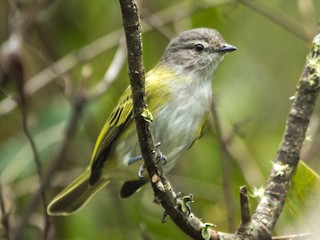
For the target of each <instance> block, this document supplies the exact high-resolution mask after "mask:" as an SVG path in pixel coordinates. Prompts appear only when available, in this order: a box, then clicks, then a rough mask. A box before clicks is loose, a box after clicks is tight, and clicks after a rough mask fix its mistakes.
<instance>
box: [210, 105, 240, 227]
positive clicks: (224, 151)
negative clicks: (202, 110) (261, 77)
mask: <svg viewBox="0 0 320 240" xmlns="http://www.w3.org/2000/svg"><path fill="white" fill-rule="evenodd" d="M211 116H212V118H213V124H214V129H215V130H216V137H217V139H218V144H219V148H220V151H219V153H220V162H221V164H222V171H223V193H224V198H225V201H226V206H227V219H228V226H229V231H230V232H232V231H234V230H235V223H234V206H233V198H232V186H231V182H232V177H231V170H230V169H231V159H232V157H231V155H230V153H229V151H228V148H227V146H226V145H227V143H226V142H225V141H224V138H223V133H222V127H221V124H220V120H219V116H218V113H217V110H216V106H215V101H212V105H211Z"/></svg>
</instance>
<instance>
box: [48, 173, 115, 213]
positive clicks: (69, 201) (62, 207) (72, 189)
mask: <svg viewBox="0 0 320 240" xmlns="http://www.w3.org/2000/svg"><path fill="white" fill-rule="evenodd" d="M89 177H90V170H89V169H87V170H86V171H85V172H84V173H82V174H81V175H80V176H79V177H78V178H76V179H75V180H74V181H73V182H72V183H70V184H69V185H68V186H67V187H66V188H65V189H64V190H62V191H61V192H60V193H59V194H58V195H57V196H55V197H54V199H53V200H52V201H51V202H50V203H49V205H48V208H47V212H48V214H49V215H53V216H57V215H65V216H66V215H70V214H73V213H75V212H76V211H78V210H79V209H80V208H82V207H83V206H84V205H85V204H86V203H87V202H88V201H89V200H90V199H91V198H92V197H93V196H94V195H95V194H96V193H97V192H98V191H99V190H100V189H101V188H103V187H104V186H106V185H107V184H108V183H109V182H110V181H108V180H106V179H100V180H99V181H98V182H97V183H95V184H94V185H93V186H90V185H89Z"/></svg>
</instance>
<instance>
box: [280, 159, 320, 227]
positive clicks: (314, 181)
mask: <svg viewBox="0 0 320 240" xmlns="http://www.w3.org/2000/svg"><path fill="white" fill-rule="evenodd" d="M286 200H287V206H288V208H289V210H290V212H291V214H292V215H293V216H294V217H295V219H296V220H298V221H299V223H301V224H303V225H304V226H305V227H307V228H308V229H310V231H311V232H319V226H320V218H319V216H318V215H319V210H320V208H319V201H320V177H319V175H317V173H315V172H314V171H313V170H312V169H311V168H310V167H308V166H307V164H306V163H304V162H302V161H300V162H299V165H298V167H297V169H296V172H295V174H294V176H293V179H292V183H291V186H290V189H289V192H288V195H287V199H286Z"/></svg>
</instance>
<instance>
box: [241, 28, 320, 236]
mask: <svg viewBox="0 0 320 240" xmlns="http://www.w3.org/2000/svg"><path fill="white" fill-rule="evenodd" d="M319 86H320V34H318V35H317V36H316V37H315V38H314V39H313V42H312V48H311V51H310V53H309V55H308V57H307V62H306V65H305V68H304V70H303V73H302V75H301V77H300V80H299V82H298V85H297V90H296V93H295V96H294V98H293V99H294V100H293V103H292V106H291V109H290V112H289V116H288V119H287V123H286V129H285V133H284V136H283V139H282V142H281V144H280V147H279V149H278V151H277V155H276V158H275V161H274V164H273V169H272V171H271V174H270V176H269V179H268V182H267V186H266V189H265V193H264V196H263V197H262V199H261V202H260V204H259V205H258V207H257V209H256V211H255V213H254V214H253V216H252V221H251V222H250V223H248V224H246V225H244V226H240V228H239V230H238V233H239V234H240V235H241V236H244V238H245V239H270V238H271V233H272V230H273V228H274V226H275V224H276V222H277V220H278V218H279V216H280V213H281V211H282V208H283V206H284V203H285V197H286V194H287V192H288V189H289V185H290V182H291V178H292V175H293V173H294V171H295V169H296V167H297V165H298V162H299V159H300V151H301V147H302V144H303V142H304V139H305V135H306V131H307V128H308V125H309V121H310V117H311V114H312V112H313V110H314V107H315V104H316V100H317V96H318V93H319ZM253 229H255V231H253Z"/></svg>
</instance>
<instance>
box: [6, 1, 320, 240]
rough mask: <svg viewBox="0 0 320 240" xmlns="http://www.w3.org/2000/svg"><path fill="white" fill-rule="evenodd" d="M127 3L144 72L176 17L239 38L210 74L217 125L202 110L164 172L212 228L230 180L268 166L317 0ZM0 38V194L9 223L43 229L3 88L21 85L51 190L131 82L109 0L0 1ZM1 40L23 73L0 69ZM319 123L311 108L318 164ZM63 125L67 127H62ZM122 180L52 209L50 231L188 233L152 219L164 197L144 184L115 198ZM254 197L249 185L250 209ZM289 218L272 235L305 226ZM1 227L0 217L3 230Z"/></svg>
mask: <svg viewBox="0 0 320 240" xmlns="http://www.w3.org/2000/svg"><path fill="white" fill-rule="evenodd" d="M138 6H139V11H140V15H141V18H142V19H141V20H142V29H143V31H144V33H143V47H144V53H143V55H144V65H145V69H146V71H147V70H149V69H151V68H152V67H153V66H154V65H155V64H156V63H157V61H158V60H159V58H160V57H161V54H162V53H163V51H164V49H165V47H166V45H167V43H168V41H169V39H170V38H172V37H173V36H174V35H175V34H177V33H179V32H181V31H183V30H186V29H190V28H194V27H210V28H215V29H217V30H218V31H220V32H221V34H222V35H223V36H224V38H225V40H226V42H228V43H230V44H232V45H234V46H236V47H237V48H238V50H237V51H236V52H232V53H230V54H229V55H228V56H226V57H225V60H224V62H223V63H222V64H221V65H220V68H219V69H218V71H217V72H216V74H215V76H214V79H213V92H214V99H215V104H214V106H215V112H216V114H215V117H216V118H218V119H219V121H218V124H217V122H215V121H213V118H214V117H212V118H211V119H210V122H209V123H208V129H207V132H206V133H205V135H204V136H203V137H202V139H201V140H200V141H199V142H197V144H195V145H194V146H193V148H192V149H190V150H189V151H188V153H187V154H185V155H184V156H183V157H182V159H181V161H180V162H179V164H178V165H177V166H176V168H175V169H174V171H172V172H171V173H170V174H168V177H169V179H170V180H171V183H172V184H173V186H174V189H175V190H176V191H181V192H182V194H189V193H192V194H193V195H194V199H195V202H194V203H192V204H191V208H192V210H193V212H194V213H195V214H196V215H197V216H198V217H200V218H202V219H203V221H204V222H211V223H214V224H216V225H217V230H219V231H226V232H233V231H235V229H236V226H237V225H238V223H239V221H240V214H239V197H238V195H239V187H240V186H242V185H247V186H248V190H249V191H250V192H251V193H252V192H254V189H259V188H260V187H262V186H263V185H264V184H265V182H266V179H267V176H268V174H269V171H270V169H271V165H272V163H271V162H272V160H273V158H274V156H275V153H276V151H277V148H278V146H279V144H280V141H281V137H282V134H283V131H284V128H285V121H286V117H287V115H288V111H289V107H290V103H291V102H290V97H291V96H292V95H293V94H294V91H295V88H296V83H297V80H298V78H299V76H300V74H301V71H302V69H303V66H304V63H305V59H306V55H307V53H308V50H309V47H310V44H311V40H312V37H313V36H314V35H315V33H316V32H317V24H318V21H319V13H320V12H319V7H320V2H319V1H317V0H314V1H313V0H295V1H283V0H270V1H245V0H243V1H240V0H239V1H236V0H233V1H231V0H212V1H206V0H189V1H181V0H180V1H178V0H176V1H170V0H164V1H147V0H141V1H139V2H138ZM0 44H1V59H2V61H1V68H0V71H1V72H0V77H1V78H0V88H1V94H0V172H1V196H2V198H3V202H4V203H5V209H6V212H7V213H9V214H10V227H11V228H12V229H14V228H16V227H18V228H19V226H21V223H22V225H23V228H20V230H21V232H20V239H41V238H42V232H43V222H44V214H43V211H44V210H43V206H42V203H41V199H40V198H37V197H35V196H37V194H38V189H39V178H38V175H37V168H36V164H35V161H34V156H33V153H32V151H31V147H30V143H29V141H28V139H27V137H26V135H25V133H24V132H23V130H22V115H21V111H20V110H19V108H18V107H15V102H14V101H13V100H14V99H17V96H18V93H19V91H18V90H17V89H18V87H19V86H21V85H23V87H24V88H25V89H26V92H27V100H26V101H27V106H28V108H27V111H28V118H27V120H28V126H29V130H30V132H31V134H32V136H33V138H34V140H35V143H36V147H37V150H38V153H39V156H40V160H41V163H42V166H43V173H44V177H45V178H47V177H48V176H49V177H48V184H46V186H45V193H46V195H47V199H48V200H49V199H51V198H52V197H53V196H54V195H55V194H56V193H58V192H59V190H61V189H62V188H63V186H65V185H67V184H68V183H69V182H70V181H71V180H72V179H73V178H74V177H76V176H77V174H79V173H80V172H81V171H82V170H83V169H84V168H85V166H86V165H87V164H88V162H89V159H90V155H91V151H92V149H93V146H94V142H95V139H96V137H97V135H98V133H99V131H100V129H101V127H102V126H103V124H104V121H105V120H106V118H107V117H108V115H109V113H110V112H111V110H112V108H113V107H114V106H115V103H116V101H117V99H118V97H119V96H120V94H121V93H122V91H123V90H124V89H125V88H126V86H127V85H128V84H129V81H128V77H127V71H126V69H127V68H126V67H127V65H126V59H125V58H126V52H125V49H124V47H123V46H124V41H123V32H122V17H121V11H120V7H119V3H118V1H115V0H112V1H102V0H96V1H84V0H78V1H70V0H64V1H61V0H55V1H45V0H43V1H41V0H38V1H36V0H26V1H18V0H17V1H10V0H8V1H1V2H0ZM10 51H14V52H16V53H18V57H19V59H20V60H21V63H22V67H23V71H24V74H25V82H24V84H22V83H21V82H16V81H15V79H13V78H12V77H10V76H9V75H7V74H6V59H7V58H8V54H7V53H8V52H10ZM111 63H113V64H111ZM110 65H111V66H112V67H111V70H110V71H108V72H107V73H108V74H107V76H106V77H105V75H106V71H107V70H108V68H109V67H110ZM113 76H114V79H113ZM111 80H114V81H112V82H111ZM107 81H110V84H109V83H108V82H107ZM79 96H80V97H81V96H82V97H87V98H86V99H87V101H86V102H82V103H81V101H80V105H81V109H82V111H81V113H80V112H79V110H75V109H76V108H75V107H74V106H75V104H74V103H75V102H76V101H77V99H79ZM77 106H78V105H77ZM73 117H74V118H73ZM71 121H72V122H71ZM70 122H71V123H72V124H71V125H72V126H74V128H73V129H72V127H70V126H69V125H70ZM318 128H319V108H317V109H316V113H315V114H314V116H313V118H312V121H311V124H310V129H309V131H308V141H306V143H305V145H304V149H303V153H302V159H303V160H305V161H306V162H307V163H308V164H309V166H311V167H312V168H313V169H314V170H315V171H316V172H318V173H319V171H320V167H319V166H320V165H319V156H320V152H319V149H318V143H319V141H320V136H319V129H318ZM70 129H72V130H74V131H70V132H69V135H68V136H67V134H66V131H67V130H70ZM220 132H221V134H220ZM64 148H65V149H64ZM59 154H61V155H59ZM120 186H121V183H112V184H111V185H109V186H108V188H106V189H105V190H103V191H101V192H100V193H99V194H98V195H97V196H96V197H95V198H94V199H93V200H92V201H91V202H90V203H89V204H88V205H87V206H86V207H85V208H84V209H83V210H82V211H80V212H79V213H77V214H75V215H73V216H69V217H52V218H50V221H51V222H52V225H51V227H50V234H49V239H92V240H98V239H186V238H187V237H186V235H185V234H184V233H182V232H181V231H180V230H179V229H178V228H177V227H176V226H175V225H174V223H173V222H172V221H171V220H170V219H169V218H168V219H167V222H166V223H165V224H162V223H161V217H162V213H163V209H162V208H161V207H160V206H156V205H155V204H154V203H153V192H152V190H151V188H150V186H146V187H145V188H143V189H142V190H141V191H140V192H139V193H137V194H135V195H134V196H133V197H131V198H130V199H128V200H126V201H120V200H119V199H118V193H119V188H120ZM34 199H36V200H35V201H34V202H32V201H33V200H34ZM257 201H258V200H257V199H255V198H254V197H252V198H251V207H252V210H254V207H255V206H256V204H257ZM301 211H303V209H301ZM2 213H3V212H2ZM25 216H27V220H25V219H24V217H25ZM300 223H301V222H300V221H299V220H297V219H296V218H294V217H293V215H291V213H290V212H289V211H288V209H287V208H285V209H284V212H283V214H282V215H281V217H280V219H279V222H278V224H277V227H276V229H275V234H277V235H283V234H289V233H290V234H293V233H301V232H306V231H308V230H307V228H304V226H302V225H301V224H300ZM297 226H299V227H297ZM4 230H5V229H4V228H3V227H1V228H0V233H1V234H2V236H3V237H4V236H5V235H4ZM0 238H1V236H0Z"/></svg>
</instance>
